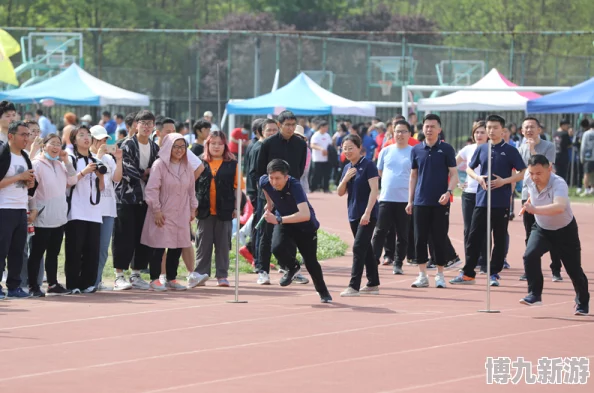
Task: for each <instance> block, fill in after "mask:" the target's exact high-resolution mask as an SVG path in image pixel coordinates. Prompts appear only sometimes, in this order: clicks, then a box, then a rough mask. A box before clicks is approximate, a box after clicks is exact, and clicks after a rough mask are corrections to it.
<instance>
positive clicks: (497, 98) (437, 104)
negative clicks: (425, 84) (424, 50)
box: [417, 68, 540, 111]
mask: <svg viewBox="0 0 594 393" xmlns="http://www.w3.org/2000/svg"><path fill="white" fill-rule="evenodd" d="M516 86H517V85H516V84H514V83H512V82H511V81H509V80H508V79H507V78H506V77H505V76H503V74H501V73H500V72H499V71H497V70H496V69H495V68H493V69H492V70H491V71H489V73H488V74H487V75H485V76H484V77H483V78H482V79H481V80H479V81H478V82H476V83H475V84H473V85H472V87H473V88H491V89H501V88H508V87H516ZM538 97H540V95H539V94H536V93H532V92H516V91H513V90H510V91H492V90H491V91H489V90H485V91H480V90H460V91H457V92H455V93H452V94H448V95H446V96H442V97H436V98H425V99H421V100H419V104H418V105H417V106H418V108H419V110H422V111H501V110H510V111H515V110H518V111H519V110H521V111H523V110H526V103H527V102H528V100H531V99H535V98H538Z"/></svg>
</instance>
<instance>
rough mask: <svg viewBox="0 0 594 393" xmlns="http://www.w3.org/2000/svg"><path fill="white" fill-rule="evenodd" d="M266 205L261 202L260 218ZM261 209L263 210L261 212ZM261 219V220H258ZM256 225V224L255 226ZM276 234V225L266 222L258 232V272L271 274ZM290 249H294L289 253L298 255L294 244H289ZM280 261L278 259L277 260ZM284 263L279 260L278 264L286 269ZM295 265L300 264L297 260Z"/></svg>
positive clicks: (263, 201)
mask: <svg viewBox="0 0 594 393" xmlns="http://www.w3.org/2000/svg"><path fill="white" fill-rule="evenodd" d="M265 204H266V201H265V200H260V205H258V206H259V209H258V210H259V217H262V215H263V214H264V205H265ZM260 209H261V210H260ZM258 219H259V218H258ZM255 225H256V224H254V226H255ZM273 232H274V225H272V224H270V223H268V222H266V221H264V222H263V223H262V226H261V227H260V229H259V230H258V233H257V238H256V239H257V241H256V247H257V249H258V256H257V258H256V263H255V265H256V270H257V271H258V272H266V273H270V258H271V257H272V237H273ZM287 246H288V247H292V248H291V249H290V250H289V251H290V252H291V253H292V254H293V255H297V248H295V245H294V244H292V245H291V244H288V245H287ZM277 259H278V258H277ZM283 263H284V262H283V261H281V260H279V261H278V264H279V265H280V267H281V268H283V269H286V268H287V267H286V266H285V265H283ZM295 263H297V264H298V263H299V262H298V261H297V259H295Z"/></svg>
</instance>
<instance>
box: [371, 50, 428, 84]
mask: <svg viewBox="0 0 594 393" xmlns="http://www.w3.org/2000/svg"><path fill="white" fill-rule="evenodd" d="M369 62H370V72H369V73H368V81H367V83H369V86H373V87H380V84H379V83H378V81H391V82H392V84H393V85H394V86H402V85H404V84H411V83H413V82H414V79H415V73H416V70H417V65H418V61H417V60H415V59H414V58H413V57H412V56H404V57H402V56H371V57H370V58H369Z"/></svg>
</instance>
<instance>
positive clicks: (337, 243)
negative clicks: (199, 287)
mask: <svg viewBox="0 0 594 393" xmlns="http://www.w3.org/2000/svg"><path fill="white" fill-rule="evenodd" d="M233 241H235V238H234V239H233ZM347 248H348V245H347V244H346V243H345V242H343V241H342V240H340V238H339V237H338V236H336V235H332V234H329V233H327V232H324V231H322V230H319V231H318V260H320V261H322V260H325V259H331V258H336V257H340V256H343V255H345V253H346V250H347ZM229 258H230V267H229V276H232V275H233V274H235V242H233V249H232V250H231V252H230V255H229ZM298 258H300V255H298ZM271 262H272V263H273V264H276V258H275V257H274V256H272V261H271ZM212 267H213V270H212V274H211V276H212V277H214V267H215V261H214V256H213V259H212ZM239 272H240V273H251V272H252V265H251V264H249V263H248V262H247V261H246V260H245V259H244V258H243V257H241V256H240V257H239ZM177 274H178V277H179V278H185V277H186V276H187V275H188V271H187V270H186V266H185V265H184V263H183V261H181V260H180V263H179V268H178V270H177ZM58 275H59V279H60V282H62V283H64V244H62V250H61V252H60V256H59V257H58ZM142 276H143V278H144V279H145V280H147V281H148V280H149V275H148V274H143V275H142ZM114 279H115V271H114V269H113V261H112V257H111V247H109V256H108V258H107V263H106V264H105V269H104V270H103V281H104V282H105V283H107V284H108V285H111V283H112V282H113V281H114Z"/></svg>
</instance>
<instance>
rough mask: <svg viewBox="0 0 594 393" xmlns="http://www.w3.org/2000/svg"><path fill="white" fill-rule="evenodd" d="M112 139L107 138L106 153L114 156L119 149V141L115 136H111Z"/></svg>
mask: <svg viewBox="0 0 594 393" xmlns="http://www.w3.org/2000/svg"><path fill="white" fill-rule="evenodd" d="M109 136H110V138H107V143H106V151H107V153H108V154H113V153H115V151H116V149H117V148H118V145H117V141H116V139H115V134H114V135H111V134H110V135H109Z"/></svg>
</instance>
